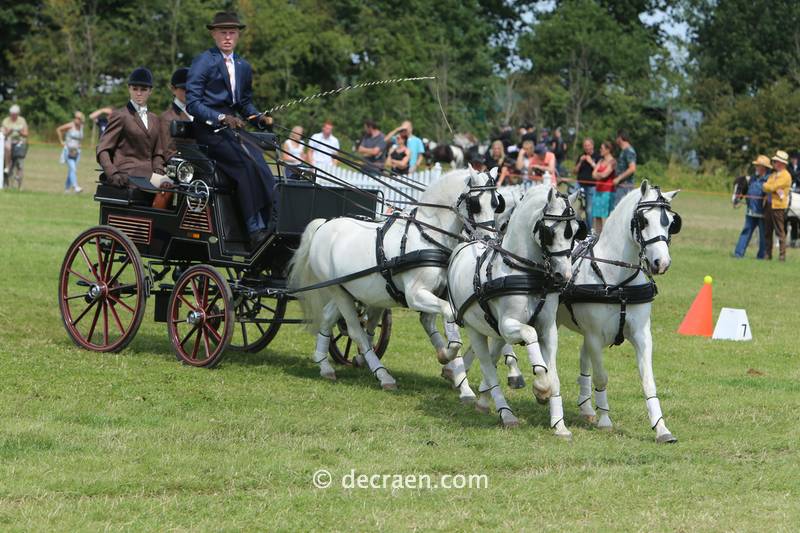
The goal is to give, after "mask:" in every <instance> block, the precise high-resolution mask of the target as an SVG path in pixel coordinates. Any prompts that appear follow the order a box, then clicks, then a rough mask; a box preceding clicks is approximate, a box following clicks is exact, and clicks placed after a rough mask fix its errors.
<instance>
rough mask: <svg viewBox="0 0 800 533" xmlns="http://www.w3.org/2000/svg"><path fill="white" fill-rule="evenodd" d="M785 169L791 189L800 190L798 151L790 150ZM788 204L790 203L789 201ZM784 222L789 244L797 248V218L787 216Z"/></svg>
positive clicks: (799, 158)
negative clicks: (790, 178) (789, 179)
mask: <svg viewBox="0 0 800 533" xmlns="http://www.w3.org/2000/svg"><path fill="white" fill-rule="evenodd" d="M787 170H788V171H789V174H791V176H792V191H794V192H800V153H798V152H792V155H791V156H790V157H789V168H788V169H787ZM789 204H790V205H791V201H790V202H789ZM795 207H797V206H795ZM786 222H787V223H788V224H789V239H790V240H789V246H791V247H792V248H797V231H798V223H797V219H796V218H789V219H787V220H786Z"/></svg>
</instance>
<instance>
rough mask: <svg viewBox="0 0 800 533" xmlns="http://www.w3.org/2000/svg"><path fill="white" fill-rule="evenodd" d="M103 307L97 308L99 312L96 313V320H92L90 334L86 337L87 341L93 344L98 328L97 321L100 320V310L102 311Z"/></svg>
mask: <svg viewBox="0 0 800 533" xmlns="http://www.w3.org/2000/svg"><path fill="white" fill-rule="evenodd" d="M102 307H103V306H102V305H98V306H97V311H95V313H94V319H93V320H92V327H90V328H89V334H88V335H87V336H86V340H87V341H89V342H92V335H94V328H95V327H97V319H98V318H100V309H102Z"/></svg>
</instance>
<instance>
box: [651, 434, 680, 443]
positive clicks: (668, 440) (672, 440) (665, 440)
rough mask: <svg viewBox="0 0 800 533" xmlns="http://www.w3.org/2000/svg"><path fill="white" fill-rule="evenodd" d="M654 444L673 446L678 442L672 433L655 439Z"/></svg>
mask: <svg viewBox="0 0 800 533" xmlns="http://www.w3.org/2000/svg"><path fill="white" fill-rule="evenodd" d="M656 442H657V443H658V444H675V443H676V442H678V439H677V438H676V437H674V436H673V435H672V433H664V434H663V435H659V436H658V437H656Z"/></svg>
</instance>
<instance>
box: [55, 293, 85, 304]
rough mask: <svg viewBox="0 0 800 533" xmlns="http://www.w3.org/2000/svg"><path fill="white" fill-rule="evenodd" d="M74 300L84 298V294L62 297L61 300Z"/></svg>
mask: <svg viewBox="0 0 800 533" xmlns="http://www.w3.org/2000/svg"><path fill="white" fill-rule="evenodd" d="M76 298H86V295H85V294H76V295H75V296H63V297H62V298H61V299H62V300H64V301H65V302H66V301H69V300H75V299H76Z"/></svg>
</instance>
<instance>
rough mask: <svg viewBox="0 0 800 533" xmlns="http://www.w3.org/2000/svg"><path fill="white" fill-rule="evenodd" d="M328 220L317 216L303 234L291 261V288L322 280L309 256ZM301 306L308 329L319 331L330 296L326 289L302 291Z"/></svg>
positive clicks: (298, 295)
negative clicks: (320, 230)
mask: <svg viewBox="0 0 800 533" xmlns="http://www.w3.org/2000/svg"><path fill="white" fill-rule="evenodd" d="M325 222H327V221H326V220H325V219H324V218H316V219H314V220H312V221H311V222H309V223H308V226H306V229H305V231H303V236H302V238H301V239H300V247H299V248H298V249H297V251H296V252H295V253H294V256H293V257H292V259H291V261H289V280H288V287H289V290H293V289H299V288H302V287H307V286H309V285H313V284H315V283H319V282H320V281H322V280H320V279H319V278H318V277H317V276H316V274H314V271H313V269H312V268H311V264H310V261H309V258H310V256H311V243H312V241H313V239H314V234H315V233H316V232H317V230H318V229H319V228H320V227H321V226H322V225H323V224H325ZM297 299H298V301H299V302H300V307H301V309H302V310H303V317H304V318H305V321H306V329H308V331H309V332H311V333H317V332H319V326H320V322H321V320H322V309H323V307H325V303H326V301H327V300H328V298H325V294H324V291H323V290H321V289H317V290H312V291H305V292H300V293H298V294H297Z"/></svg>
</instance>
